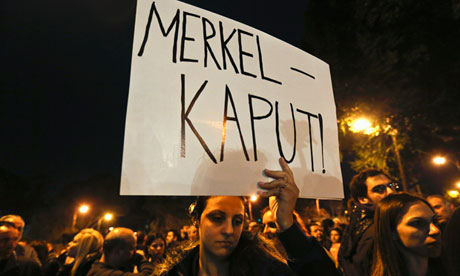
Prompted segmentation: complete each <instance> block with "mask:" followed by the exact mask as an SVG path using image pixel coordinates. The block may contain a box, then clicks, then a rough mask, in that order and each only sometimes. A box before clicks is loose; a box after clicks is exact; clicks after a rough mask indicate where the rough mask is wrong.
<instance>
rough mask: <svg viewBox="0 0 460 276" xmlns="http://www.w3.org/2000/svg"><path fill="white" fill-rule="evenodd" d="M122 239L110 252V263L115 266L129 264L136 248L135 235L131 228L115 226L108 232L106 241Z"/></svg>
mask: <svg viewBox="0 0 460 276" xmlns="http://www.w3.org/2000/svg"><path fill="white" fill-rule="evenodd" d="M115 238H116V239H122V240H123V241H124V243H123V244H121V245H119V246H118V247H117V248H115V249H114V250H113V251H112V253H111V254H110V263H111V264H112V265H113V266H115V267H121V266H125V265H127V264H129V262H130V260H131V258H132V257H133V256H134V252H135V250H136V236H135V235H134V232H133V231H132V230H131V229H128V228H123V227H117V228H115V229H113V230H112V232H110V233H109V234H108V235H107V237H106V241H107V240H110V239H115Z"/></svg>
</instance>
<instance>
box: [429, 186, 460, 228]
mask: <svg viewBox="0 0 460 276" xmlns="http://www.w3.org/2000/svg"><path fill="white" fill-rule="evenodd" d="M426 201H428V203H429V204H430V205H431V207H433V210H434V212H435V213H436V215H437V216H438V220H439V227H440V228H441V231H442V230H444V227H445V226H446V224H447V221H448V220H449V219H450V216H451V215H452V212H453V210H454V207H453V205H452V204H450V203H449V202H448V201H447V199H446V198H444V197H443V196H442V195H429V196H427V198H426Z"/></svg>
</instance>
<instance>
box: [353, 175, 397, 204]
mask: <svg viewBox="0 0 460 276" xmlns="http://www.w3.org/2000/svg"><path fill="white" fill-rule="evenodd" d="M366 186H367V197H366V198H360V199H359V202H360V203H362V204H372V205H376V204H377V203H379V201H380V200H382V199H383V198H385V197H386V196H387V195H389V194H392V193H394V192H395V189H396V187H395V185H394V184H393V181H391V179H389V178H388V177H386V176H385V175H383V174H379V175H376V176H370V177H368V178H367V179H366Z"/></svg>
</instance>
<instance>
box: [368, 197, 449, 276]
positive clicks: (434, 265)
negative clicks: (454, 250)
mask: <svg viewBox="0 0 460 276" xmlns="http://www.w3.org/2000/svg"><path fill="white" fill-rule="evenodd" d="M374 223H375V231H376V232H375V238H376V240H375V251H374V252H375V254H374V263H373V272H372V276H400V275H433V276H434V275H445V273H444V271H443V268H442V266H441V264H440V260H439V258H437V257H439V256H440V254H441V231H440V230H439V227H438V224H437V219H436V215H435V213H434V212H433V209H432V208H431V206H430V204H428V203H427V202H426V201H425V200H424V199H422V198H419V197H416V196H412V195H410V194H407V193H399V194H391V195H388V196H387V197H385V198H384V199H382V200H381V201H380V202H379V203H378V204H377V208H376V210H375V216H374Z"/></svg>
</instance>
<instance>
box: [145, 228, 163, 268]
mask: <svg viewBox="0 0 460 276" xmlns="http://www.w3.org/2000/svg"><path fill="white" fill-rule="evenodd" d="M147 248H148V254H147V259H148V261H149V262H151V263H152V264H156V263H159V262H162V261H163V259H164V257H165V249H166V241H165V239H164V238H163V237H162V236H161V235H158V234H150V235H149V236H148V238H147Z"/></svg>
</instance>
